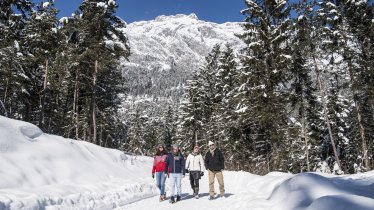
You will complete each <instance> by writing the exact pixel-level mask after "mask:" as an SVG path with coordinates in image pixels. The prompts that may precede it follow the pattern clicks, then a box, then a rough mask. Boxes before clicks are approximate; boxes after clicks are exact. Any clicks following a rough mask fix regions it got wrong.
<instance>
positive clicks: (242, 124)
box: [179, 0, 374, 174]
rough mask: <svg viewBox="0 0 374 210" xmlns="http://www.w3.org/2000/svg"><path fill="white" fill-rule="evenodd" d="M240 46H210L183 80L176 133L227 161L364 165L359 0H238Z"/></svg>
mask: <svg viewBox="0 0 374 210" xmlns="http://www.w3.org/2000/svg"><path fill="white" fill-rule="evenodd" d="M246 4H247V7H248V8H246V9H244V10H243V11H242V13H243V14H244V15H245V17H246V19H245V22H244V26H243V27H244V29H245V33H244V34H241V35H239V36H240V38H241V39H242V40H243V42H244V43H245V44H246V47H245V48H244V49H242V50H241V51H240V52H239V53H234V51H233V50H232V49H231V48H230V46H226V47H222V46H221V47H220V46H215V47H214V49H213V50H212V52H211V53H210V55H209V56H208V57H207V58H206V65H205V66H204V67H203V68H202V69H200V70H197V71H196V72H195V73H194V77H193V79H192V80H190V81H189V82H188V87H187V89H186V97H185V102H184V103H183V104H182V106H181V110H182V113H181V115H180V123H179V125H180V126H181V129H180V133H179V134H180V137H181V139H184V140H187V141H188V144H187V145H188V146H187V147H188V148H192V146H193V144H194V143H195V142H199V143H200V144H203V145H204V144H206V142H207V140H212V141H216V142H218V143H219V145H220V147H221V148H222V149H223V151H224V153H225V155H226V158H227V165H228V166H229V168H231V169H241V170H248V171H251V172H254V173H260V174H264V173H267V172H270V171H274V170H280V171H291V172H295V173H297V172H303V171H316V170H317V171H331V172H334V173H343V172H344V173H355V172H359V171H366V170H370V169H372V168H373V162H372V157H373V149H374V147H373V135H374V94H373V93H374V16H373V5H370V4H368V2H367V1H355V0H347V1H341V0H335V1H320V2H317V3H314V2H311V1H300V2H298V3H295V4H291V3H289V2H287V1H260V0H259V1H246Z"/></svg>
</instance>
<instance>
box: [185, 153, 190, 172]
mask: <svg viewBox="0 0 374 210" xmlns="http://www.w3.org/2000/svg"><path fill="white" fill-rule="evenodd" d="M189 167H190V156H189V155H188V156H187V160H186V169H189Z"/></svg>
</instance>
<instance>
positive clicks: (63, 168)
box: [0, 116, 156, 210]
mask: <svg viewBox="0 0 374 210" xmlns="http://www.w3.org/2000/svg"><path fill="white" fill-rule="evenodd" d="M0 136H1V137H0V151H1V153H0V162H1V167H0V209H1V210H3V209H44V208H47V209H48V207H49V208H50V209H67V208H70V209H90V208H91V209H112V208H114V207H117V206H122V205H125V204H127V203H131V202H134V201H136V200H139V199H143V198H145V197H150V196H154V195H155V193H156V188H155V186H154V184H153V182H152V180H149V178H148V177H149V176H147V175H148V173H147V172H148V171H149V170H148V169H149V168H150V167H151V164H152V161H151V159H150V158H147V157H133V156H130V155H125V154H124V153H123V152H121V151H118V150H112V149H105V148H102V147H99V146H96V145H93V144H90V143H87V142H82V141H74V140H69V139H64V138H62V137H58V136H53V135H47V134H44V133H43V132H42V131H41V130H40V129H39V128H38V127H36V126H34V125H31V124H29V123H24V122H20V121H15V120H10V119H8V118H5V117H2V116H0ZM126 159H127V160H126ZM145 169H147V170H145Z"/></svg>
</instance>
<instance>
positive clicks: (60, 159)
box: [0, 116, 374, 210]
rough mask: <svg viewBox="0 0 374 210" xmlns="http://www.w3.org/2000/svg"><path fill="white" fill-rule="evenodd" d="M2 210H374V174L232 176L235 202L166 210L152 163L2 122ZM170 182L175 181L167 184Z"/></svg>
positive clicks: (187, 201)
mask: <svg viewBox="0 0 374 210" xmlns="http://www.w3.org/2000/svg"><path fill="white" fill-rule="evenodd" d="M0 163H1V164H0V210H3V209H4V210H5V209H17V210H18V209H35V210H37V209H47V210H52V209H53V210H54V209H62V210H65V209H80V210H81V209H99V210H104V209H105V210H106V209H116V210H122V209H172V208H173V209H175V208H178V209H181V210H183V209H186V210H187V209H188V210H191V209H195V210H198V209H203V210H204V209H225V210H227V209H251V210H335V209H336V210H374V171H372V172H368V173H365V174H357V175H347V176H332V175H326V174H317V173H306V174H298V175H292V174H284V173H277V172H273V173H270V174H268V175H266V176H256V175H252V174H249V173H246V172H229V171H225V172H224V178H225V185H226V193H227V197H226V198H224V199H221V198H218V199H216V200H214V201H209V200H208V183H207V176H204V177H203V179H202V180H201V198H200V199H199V200H196V199H195V198H192V196H191V195H190V194H191V189H190V187H189V180H188V177H187V176H186V178H184V179H183V200H182V201H181V202H179V203H176V204H169V203H168V202H167V201H164V202H161V203H160V202H159V201H158V195H157V194H158V193H157V189H156V188H155V185H154V180H153V179H151V176H150V171H151V164H152V159H150V158H147V157H136V158H135V157H133V156H129V155H124V154H123V153H122V152H120V151H118V150H111V149H105V148H101V147H98V146H95V145H93V144H89V143H87V142H79V141H72V140H68V139H64V138H61V137H58V136H53V135H47V134H43V133H42V132H41V131H40V130H39V129H38V128H37V127H36V126H33V125H31V124H28V123H24V122H20V121H15V120H10V119H7V118H5V117H1V116H0ZM167 182H168V181H167Z"/></svg>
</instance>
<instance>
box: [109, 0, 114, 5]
mask: <svg viewBox="0 0 374 210" xmlns="http://www.w3.org/2000/svg"><path fill="white" fill-rule="evenodd" d="M108 5H109V6H112V5H113V6H114V5H116V1H115V0H109V1H108Z"/></svg>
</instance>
